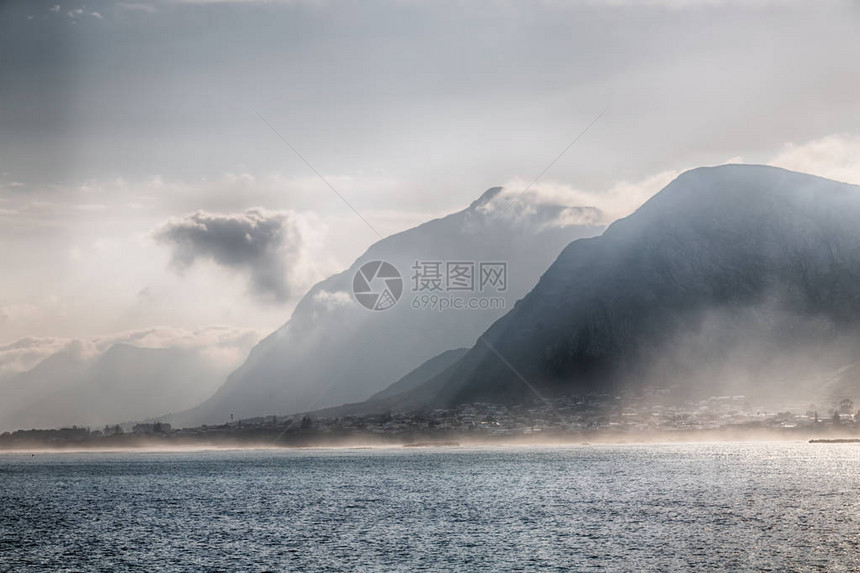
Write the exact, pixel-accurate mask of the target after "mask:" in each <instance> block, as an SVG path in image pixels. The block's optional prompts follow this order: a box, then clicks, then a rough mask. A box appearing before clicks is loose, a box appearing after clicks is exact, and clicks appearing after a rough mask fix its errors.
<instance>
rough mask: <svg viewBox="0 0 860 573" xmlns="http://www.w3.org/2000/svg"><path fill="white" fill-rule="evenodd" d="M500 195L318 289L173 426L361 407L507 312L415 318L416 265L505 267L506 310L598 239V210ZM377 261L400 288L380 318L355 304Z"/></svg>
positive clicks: (383, 246)
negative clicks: (363, 275) (575, 250)
mask: <svg viewBox="0 0 860 573" xmlns="http://www.w3.org/2000/svg"><path fill="white" fill-rule="evenodd" d="M500 191H501V189H500V188H493V189H490V190H488V191H487V192H486V193H484V194H483V195H482V196H481V197H480V198H479V199H478V200H477V201H475V202H473V203H472V204H471V205H470V206H469V207H468V208H467V209H465V210H463V211H460V212H457V213H454V214H452V215H448V216H446V217H443V218H440V219H435V220H432V221H429V222H427V223H424V224H422V225H419V226H418V227H415V228H412V229H409V230H407V231H404V232H402V233H397V234H395V235H392V236H390V237H387V238H385V239H383V240H381V241H379V242H377V243H375V244H374V245H372V246H371V247H370V248H369V249H368V250H367V252H365V253H364V254H363V255H362V256H361V257H359V258H358V259H357V260H356V261H355V262H354V263H353V265H352V266H351V267H350V268H349V269H347V270H346V271H344V272H342V273H340V274H337V275H335V276H332V277H330V278H328V279H326V280H324V281H322V282H320V283H318V284H317V285H315V286H314V287H313V288H312V289H311V290H310V291H309V292H308V293H307V294H306V295H305V296H304V297H303V298H302V300H301V301H300V302H299V304H298V305H297V307H296V309H295V311H294V312H293V314H292V317H291V318H290V320H289V322H287V323H286V324H285V325H284V326H283V327H281V328H280V329H278V330H277V331H276V332H274V333H273V334H271V335H270V336H269V337H267V338H266V339H264V340H263V341H262V342H260V344H258V345H257V347H256V348H254V350H253V351H252V352H251V354H250V356H249V358H248V360H247V361H246V362H245V364H244V365H243V366H242V367H240V368H239V369H238V370H237V371H235V372H234V373H233V374H232V375H230V377H229V378H228V379H227V381H226V383H225V384H224V385H223V386H222V387H221V388H220V389H219V391H218V392H217V393H216V394H215V395H214V396H213V397H212V398H211V399H210V400H208V401H206V402H205V403H203V404H202V405H201V406H199V407H198V408H194V409H193V410H191V411H189V412H185V413H183V414H181V415H178V416H172V417H170V418H169V419H170V420H171V421H173V422H175V423H178V424H182V425H192V424H199V423H212V422H217V421H224V420H226V419H228V417H229V416H230V414H234V415H235V416H236V417H241V418H247V417H254V416H261V415H268V414H287V413H295V412H301V411H307V410H311V409H316V408H321V407H326V406H334V405H338V404H343V403H346V402H355V401H359V400H364V399H367V398H368V397H369V396H371V395H373V394H374V393H375V392H378V391H380V390H383V389H385V388H386V387H387V386H389V385H390V384H391V383H392V382H394V381H397V380H399V379H400V378H402V377H403V376H404V375H406V374H407V373H409V372H410V371H411V370H413V369H414V368H415V367H416V366H417V365H419V364H421V363H423V362H424V361H427V360H429V359H430V358H432V357H434V356H436V355H438V354H440V353H441V352H444V351H446V350H449V349H452V348H457V347H463V346H471V345H472V344H473V343H474V341H475V338H476V337H477V336H478V335H479V334H480V333H481V332H482V331H483V330H485V329H486V328H487V326H489V325H490V324H491V323H492V322H493V321H494V320H496V319H497V318H499V317H500V316H502V314H504V312H505V310H504V309H501V308H498V309H487V310H459V311H450V310H449V311H443V312H439V311H438V310H431V309H416V308H413V302H414V297H415V296H416V294H418V293H415V292H412V290H411V287H412V280H411V279H412V270H411V268H412V266H413V265H414V263H415V262H416V261H422V262H428V261H440V262H456V261H474V262H476V263H478V262H491V261H501V262H506V263H507V264H508V284H507V289H506V290H505V291H504V292H498V293H497V292H485V293H484V294H485V295H487V296H498V297H502V298H503V299H504V301H505V304H506V308H511V306H512V305H513V303H514V302H515V301H516V300H517V299H518V298H520V297H521V296H523V295H524V294H525V293H527V292H528V291H529V290H530V289H531V288H532V287H533V286H534V284H535V282H536V281H537V279H538V277H539V276H540V274H541V273H542V272H543V271H544V270H546V268H547V267H548V266H549V265H550V263H551V262H552V261H553V260H554V259H555V257H556V256H557V255H558V253H559V252H560V251H561V249H562V248H564V246H565V245H567V244H568V243H569V242H570V241H571V240H574V239H577V238H580V237H588V236H594V235H596V234H598V233H600V232H601V231H602V230H603V226H602V225H601V224H600V223H599V222H598V221H599V220H600V217H601V216H600V213H599V212H597V211H596V210H594V209H591V208H585V207H567V206H562V205H556V204H540V203H536V202H530V199H529V196H528V195H526V196H525V197H524V198H523V200H522V201H519V202H516V203H513V202H510V203H509V199H506V198H505V197H503V196H502V195H501V194H500ZM571 221H573V223H571ZM375 260H381V261H387V262H390V263H392V264H393V265H394V266H395V267H396V268H397V269H398V270H399V272H400V274H401V275H402V278H403V286H404V291H403V295H402V298H401V300H400V301H399V303H398V304H396V305H395V306H394V307H392V308H390V309H388V310H385V311H370V310H368V309H366V308H364V307H362V306H361V305H360V304H358V303H357V302H356V300H354V298H353V295H352V285H353V279H354V276H355V274H356V272H357V271H358V269H359V267H360V266H361V265H363V264H365V263H367V262H370V261H375ZM476 280H477V279H476ZM443 294H444V293H443ZM456 294H461V293H456ZM465 294H466V296H469V295H470V293H465ZM479 294H480V293H479ZM419 303H420V301H419Z"/></svg>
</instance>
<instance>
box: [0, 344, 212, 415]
mask: <svg viewBox="0 0 860 573" xmlns="http://www.w3.org/2000/svg"><path fill="white" fill-rule="evenodd" d="M225 374H226V373H225V372H224V371H223V368H222V367H220V366H218V365H215V364H213V362H212V361H211V360H209V359H208V358H207V357H206V356H204V355H202V354H201V353H200V352H198V351H197V350H195V349H186V348H139V347H136V346H132V345H130V344H123V343H119V344H113V345H111V346H110V347H109V348H107V349H106V350H105V351H104V352H103V353H101V354H99V355H97V356H95V357H92V358H88V359H84V358H81V357H80V356H78V355H77V354H76V353H74V352H71V351H68V350H64V351H62V352H59V353H56V354H54V355H51V356H49V357H48V358H46V359H45V360H43V361H42V362H40V363H39V364H38V365H37V366H36V367H35V368H33V369H32V370H30V371H27V372H23V373H20V374H17V375H15V376H14V377H12V378H11V379H10V380H7V381H5V382H4V383H3V384H2V385H0V392H2V393H3V394H4V395H5V396H9V397H12V398H14V402H7V403H4V405H3V409H2V410H0V428H3V429H4V430H14V429H30V428H57V427H61V426H71V425H73V424H74V425H79V426H101V425H104V424H114V423H120V422H126V421H129V420H139V419H143V418H147V417H151V416H154V415H156V414H160V413H163V412H165V411H168V410H182V409H185V408H189V407H191V406H193V405H194V404H197V403H199V402H200V400H203V399H205V398H206V397H207V396H208V395H209V394H211V392H212V387H213V385H214V384H217V381H218V380H221V379H223V376H224V375H225ZM206 381H208V384H207V383H206Z"/></svg>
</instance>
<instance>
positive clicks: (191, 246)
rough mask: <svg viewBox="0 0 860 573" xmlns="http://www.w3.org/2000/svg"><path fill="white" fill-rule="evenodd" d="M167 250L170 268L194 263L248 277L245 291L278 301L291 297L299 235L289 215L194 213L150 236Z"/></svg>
mask: <svg viewBox="0 0 860 573" xmlns="http://www.w3.org/2000/svg"><path fill="white" fill-rule="evenodd" d="M155 237H156V239H157V240H158V241H159V242H162V243H164V244H167V245H170V247H171V248H172V249H173V264H174V265H175V266H176V267H178V268H179V269H187V268H189V267H190V266H192V265H193V264H194V263H195V262H196V261H198V260H200V259H202V260H210V261H212V262H214V263H216V264H217V265H219V266H222V267H225V268H228V269H232V270H238V271H241V272H244V273H247V274H248V278H249V281H250V287H251V291H252V292H253V293H254V294H255V295H257V296H258V297H261V298H263V299H267V300H274V301H278V302H282V301H285V300H287V299H288V298H289V297H290V295H291V289H290V286H289V284H290V282H289V276H290V273H291V272H292V271H293V270H294V269H293V268H292V267H293V265H295V264H297V263H298V259H299V255H300V253H301V250H302V246H303V245H302V235H301V231H300V229H299V225H298V220H297V217H296V215H295V214H293V213H290V212H283V211H279V212H271V211H265V210H263V209H249V210H247V211H245V212H244V213H235V214H211V213H203V212H197V213H193V214H191V215H188V216H186V217H184V218H182V219H178V220H173V221H170V222H168V223H167V224H165V225H164V226H162V227H161V228H160V229H159V230H158V231H157V232H156V235H155Z"/></svg>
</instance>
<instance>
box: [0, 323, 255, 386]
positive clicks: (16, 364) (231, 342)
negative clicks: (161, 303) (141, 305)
mask: <svg viewBox="0 0 860 573" xmlns="http://www.w3.org/2000/svg"><path fill="white" fill-rule="evenodd" d="M259 339H260V333H259V332H258V331H257V330H254V329H250V328H234V327H229V326H220V325H217V326H207V327H204V328H199V329H195V330H185V329H181V328H173V327H156V328H148V329H142V330H131V331H126V332H117V333H113V334H110V335H106V336H96V337H92V338H54V337H36V336H28V337H24V338H19V339H18V340H15V341H13V342H10V343H8V344H5V345H2V346H0V377H5V376H9V375H14V374H16V373H19V372H24V371H27V370H30V369H32V368H33V367H35V366H36V365H37V364H38V363H39V362H41V361H42V360H44V359H46V358H48V357H49V356H52V355H54V354H57V353H58V352H67V353H69V354H70V355H73V356H77V357H78V358H80V359H82V360H88V359H92V358H95V357H96V356H98V355H100V354H101V353H103V352H105V351H106V350H107V349H109V348H110V347H111V346H113V345H114V344H129V345H131V346H136V347H138V348H179V349H184V350H192V351H195V352H197V353H198V354H200V355H201V356H203V357H205V358H206V359H207V360H208V361H209V363H210V364H212V365H213V366H216V367H220V368H225V369H231V368H233V367H235V366H238V364H239V363H240V362H241V361H242V360H243V359H244V358H245V357H246V356H247V353H248V351H249V350H250V349H251V347H252V346H253V345H254V344H255V343H256V342H257V341H258V340H259Z"/></svg>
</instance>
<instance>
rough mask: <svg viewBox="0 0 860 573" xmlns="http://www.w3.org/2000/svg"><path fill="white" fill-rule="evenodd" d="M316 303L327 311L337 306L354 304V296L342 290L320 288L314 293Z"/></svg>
mask: <svg viewBox="0 0 860 573" xmlns="http://www.w3.org/2000/svg"><path fill="white" fill-rule="evenodd" d="M314 303H315V304H317V305H319V306H320V307H322V308H324V309H325V310H326V311H332V310H335V309H336V308H339V307H342V306H347V305H349V304H352V296H351V295H350V294H349V293H348V292H346V291H342V290H340V291H335V292H331V291H327V290H320V291H319V292H317V293H316V294H315V295H314Z"/></svg>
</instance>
